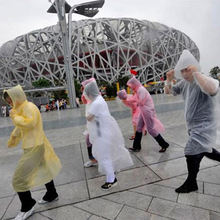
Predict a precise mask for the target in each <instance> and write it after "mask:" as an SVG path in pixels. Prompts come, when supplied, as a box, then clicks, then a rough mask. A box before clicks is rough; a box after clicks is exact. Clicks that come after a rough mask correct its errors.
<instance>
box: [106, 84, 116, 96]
mask: <svg viewBox="0 0 220 220" xmlns="http://www.w3.org/2000/svg"><path fill="white" fill-rule="evenodd" d="M116 94H117V88H116V83H113V84H112V85H110V84H108V85H107V86H106V95H107V96H108V97H109V98H111V97H112V96H114V97H115V96H116Z"/></svg>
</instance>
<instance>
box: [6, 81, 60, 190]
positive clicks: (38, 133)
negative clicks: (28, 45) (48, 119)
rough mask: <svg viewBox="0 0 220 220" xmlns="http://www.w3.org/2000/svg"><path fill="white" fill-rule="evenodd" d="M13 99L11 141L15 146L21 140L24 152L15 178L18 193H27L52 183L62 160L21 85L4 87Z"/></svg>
mask: <svg viewBox="0 0 220 220" xmlns="http://www.w3.org/2000/svg"><path fill="white" fill-rule="evenodd" d="M4 92H7V93H8V95H9V97H10V98H11V99H12V103H13V106H12V110H11V114H10V117H11V119H12V122H13V124H14V126H15V128H14V130H13V131H12V133H11V137H10V139H9V141H8V146H9V147H15V146H17V144H18V143H19V141H20V140H22V148H23V155H22V157H21V159H20V160H19V162H18V166H17V168H16V171H15V173H14V177H13V187H14V189H15V191H16V192H25V191H28V190H30V189H31V188H33V187H37V186H40V185H43V184H46V183H48V182H50V181H51V180H52V179H53V178H54V177H55V176H56V175H57V174H58V172H59V171H60V169H61V163H60V160H59V158H58V157H57V155H56V154H55V152H54V150H53V148H52V146H51V145H50V143H49V141H48V140H47V138H46V136H45V135H44V131H43V124H42V120H41V114H40V111H39V109H38V108H37V106H36V105H34V104H33V103H31V102H28V101H27V99H26V95H25V94H24V91H23V90H22V88H21V86H20V85H18V86H16V87H14V88H12V89H9V90H5V91H4Z"/></svg>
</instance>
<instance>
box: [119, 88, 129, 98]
mask: <svg viewBox="0 0 220 220" xmlns="http://www.w3.org/2000/svg"><path fill="white" fill-rule="evenodd" d="M117 95H118V98H119V99H122V100H125V99H127V97H128V96H127V93H126V91H125V89H122V90H121V91H119V92H117Z"/></svg>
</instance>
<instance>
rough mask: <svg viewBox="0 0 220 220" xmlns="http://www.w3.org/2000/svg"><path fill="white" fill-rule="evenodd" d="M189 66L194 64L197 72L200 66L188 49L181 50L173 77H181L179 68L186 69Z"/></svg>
mask: <svg viewBox="0 0 220 220" xmlns="http://www.w3.org/2000/svg"><path fill="white" fill-rule="evenodd" d="M189 66H195V67H196V69H197V71H198V72H200V71H201V67H200V65H199V62H198V61H197V60H196V58H195V57H194V56H193V55H192V54H191V53H190V52H189V51H188V50H183V52H182V54H181V56H180V58H179V60H178V62H177V64H176V66H175V68H174V72H175V77H176V78H177V79H182V78H183V77H182V74H181V70H184V69H187V68H188V67H189Z"/></svg>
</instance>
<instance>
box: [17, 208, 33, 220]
mask: <svg viewBox="0 0 220 220" xmlns="http://www.w3.org/2000/svg"><path fill="white" fill-rule="evenodd" d="M33 214H34V207H33V208H32V209H31V210H29V211H28V212H20V213H19V214H18V215H17V216H16V217H15V218H14V220H25V219H27V218H28V217H30V216H31V215H33Z"/></svg>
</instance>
